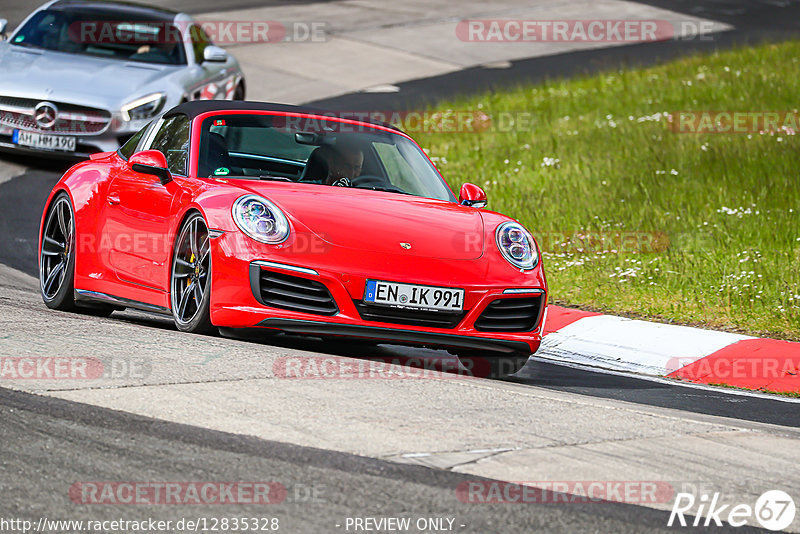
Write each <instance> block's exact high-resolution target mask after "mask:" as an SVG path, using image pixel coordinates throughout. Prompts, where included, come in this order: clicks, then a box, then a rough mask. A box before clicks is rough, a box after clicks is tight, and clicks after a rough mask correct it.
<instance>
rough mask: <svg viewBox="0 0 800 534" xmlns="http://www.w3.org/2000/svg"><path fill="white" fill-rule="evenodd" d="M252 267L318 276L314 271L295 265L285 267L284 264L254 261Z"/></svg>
mask: <svg viewBox="0 0 800 534" xmlns="http://www.w3.org/2000/svg"><path fill="white" fill-rule="evenodd" d="M253 264H254V265H258V266H260V267H272V268H273V269H284V270H287V271H294V272H296V273H304V274H312V275H314V276H319V273H318V272H317V271H315V270H314V269H309V268H307V267H297V266H296V265H286V264H285V263H276V262H274V261H254V262H253Z"/></svg>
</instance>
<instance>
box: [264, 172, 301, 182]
mask: <svg viewBox="0 0 800 534" xmlns="http://www.w3.org/2000/svg"><path fill="white" fill-rule="evenodd" d="M258 178H259V179H260V180H272V181H275V182H294V180H292V179H291V178H287V177H286V176H271V175H269V174H262V175H261V176H259V177H258Z"/></svg>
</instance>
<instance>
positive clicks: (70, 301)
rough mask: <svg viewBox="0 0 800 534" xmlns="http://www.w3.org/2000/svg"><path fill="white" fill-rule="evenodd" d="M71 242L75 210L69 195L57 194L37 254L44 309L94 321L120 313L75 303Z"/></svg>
mask: <svg viewBox="0 0 800 534" xmlns="http://www.w3.org/2000/svg"><path fill="white" fill-rule="evenodd" d="M65 232H66V234H67V235H65ZM75 242H76V239H75V210H74V209H73V208H72V203H71V202H70V200H69V195H67V194H66V193H59V194H58V195H56V197H55V198H54V199H53V203H52V204H51V205H50V208H49V210H48V213H47V217H45V223H44V228H43V232H42V247H41V250H40V251H39V255H40V258H39V291H40V293H41V295H42V300H43V301H44V303H45V305H46V306H47V307H48V308H52V309H54V310H61V311H71V312H79V313H82V314H85V315H93V316H95V317H108V316H109V315H111V314H112V313H113V312H114V311H116V310H124V309H125V308H122V307H118V306H106V305H104V304H94V303H92V304H83V303H76V302H75Z"/></svg>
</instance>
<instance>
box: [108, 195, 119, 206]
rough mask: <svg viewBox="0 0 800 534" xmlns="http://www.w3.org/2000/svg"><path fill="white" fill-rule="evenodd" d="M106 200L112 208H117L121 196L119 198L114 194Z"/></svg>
mask: <svg viewBox="0 0 800 534" xmlns="http://www.w3.org/2000/svg"><path fill="white" fill-rule="evenodd" d="M106 200H107V201H108V203H109V204H111V205H112V206H116V205H117V204H119V196H118V195H115V194H114V193H112V194H110V195H108V196H107V197H106Z"/></svg>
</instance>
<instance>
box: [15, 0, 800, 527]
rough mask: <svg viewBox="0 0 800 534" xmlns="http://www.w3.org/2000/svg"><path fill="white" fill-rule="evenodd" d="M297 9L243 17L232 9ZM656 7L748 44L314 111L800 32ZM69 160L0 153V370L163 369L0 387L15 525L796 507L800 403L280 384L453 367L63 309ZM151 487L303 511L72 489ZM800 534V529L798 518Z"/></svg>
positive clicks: (692, 6) (559, 377) (555, 388)
mask: <svg viewBox="0 0 800 534" xmlns="http://www.w3.org/2000/svg"><path fill="white" fill-rule="evenodd" d="M160 3H161V4H163V5H169V6H171V7H173V8H177V9H186V10H188V11H189V12H193V13H205V12H212V11H214V10H216V9H219V6H218V5H215V3H214V2H211V1H206V0H199V1H196V2H188V1H185V0H169V1H166V2H160ZM288 3H291V2H281V1H277V0H275V1H271V2H263V1H261V2H259V1H249V0H240V1H235V2H232V3H231V4H229V5H226V6H225V7H226V9H243V8H248V7H256V6H259V7H260V6H264V5H282V4H288ZM303 3H309V2H303ZM639 3H640V4H648V5H652V6H656V7H661V8H665V9H670V10H674V11H679V12H686V13H691V14H692V15H697V16H705V17H709V18H715V19H716V20H720V21H722V22H725V23H726V24H730V25H732V26H734V28H735V29H734V30H731V31H728V32H723V33H722V34H720V35H718V36H716V38H715V40H714V41H712V42H703V43H689V42H687V43H681V42H678V41H671V42H664V43H652V44H647V45H632V46H627V47H618V48H614V49H610V50H608V51H605V50H602V49H601V50H590V51H580V52H570V53H563V54H557V55H554V56H547V57H540V58H533V59H527V60H519V61H514V62H512V64H511V65H510V67H509V68H506V69H502V70H495V69H485V68H473V69H466V70H462V71H458V72H453V73H450V74H443V75H438V76H435V77H431V78H426V79H419V80H413V81H407V82H402V83H398V84H397V86H398V87H399V92H397V93H354V94H347V95H339V96H333V97H330V98H325V99H321V100H318V101H316V102H315V103H314V104H315V105H319V106H326V107H332V108H340V109H392V108H394V109H398V108H403V107H408V106H412V105H419V104H420V103H429V102H433V101H436V100H439V99H442V98H447V97H448V96H451V95H454V94H458V93H459V92H460V91H461V90H462V89H463V87H465V86H467V85H466V81H467V80H469V84H468V86H469V87H471V88H473V89H474V90H482V89H488V88H491V87H495V86H501V85H508V84H512V83H518V82H523V81H532V80H539V79H542V78H545V77H548V76H560V75H570V74H573V73H577V72H586V71H593V70H598V69H603V68H608V67H609V66H616V65H627V64H646V63H651V62H654V61H660V60H664V59H667V58H670V57H674V56H676V55H679V54H683V53H686V52H690V51H693V50H705V49H710V48H713V47H728V46H734V45H738V44H746V43H750V42H756V41H759V40H763V39H774V40H779V39H782V38H785V37H787V36H789V35H796V34H797V33H798V30H800V22H799V21H800V3H797V2H766V1H765V2H751V1H748V0H731V1H727V2H726V1H721V0H701V1H698V2H693V1H690V0H685V1H683V0H681V1H676V2H667V1H663V0H650V1H641V2H639ZM28 11H29V7H27V6H25V7H21V6H19V5H17V4H16V3H11V2H6V1H3V2H0V17H3V16H5V17H6V18H9V19H10V21H11V25H12V27H13V25H15V24H16V23H18V22H19V21H20V20H21V18H22V17H23V16H24V15H25V14H26V13H27V12H28ZM712 14H713V16H712ZM67 165H68V164H65V163H64V162H59V161H48V160H38V161H32V160H30V159H24V158H19V157H14V156H8V155H2V156H0V232H1V233H2V234H1V235H3V236H4V239H2V240H0V325H2V329H1V330H0V356H4V357H5V356H48V355H50V356H59V355H77V356H81V357H88V358H111V359H112V360H113V361H117V362H122V363H123V364H127V365H129V366H130V364H131V362H134V361H136V362H138V363H139V364H142V365H143V366H144V369H145V371H144V372H141V373H133V372H132V371H131V369H132V367H128V371H129V372H122V373H120V376H116V377H111V378H108V379H103V380H97V381H84V382H81V383H78V382H76V381H70V380H67V381H63V382H58V383H54V382H50V383H44V382H42V381H29V382H27V383H26V382H24V381H13V383H7V384H4V381H0V386H4V385H5V386H7V387H0V436H2V438H0V443H2V446H1V447H0V466H1V467H0V495H2V501H0V519H2V518H12V517H13V518H21V519H29V520H31V521H34V522H36V521H38V520H39V518H41V517H47V518H48V519H93V520H94V519H96V520H103V519H109V520H110V519H117V518H125V519H137V520H138V519H144V518H147V517H153V518H157V519H159V520H173V521H177V520H179V519H181V518H194V519H197V518H199V517H207V518H213V517H216V518H220V517H234V516H245V517H259V518H264V517H267V518H272V517H277V518H279V519H280V527H281V530H282V531H284V532H320V533H321V532H346V531H347V529H346V528H345V521H346V519H347V518H353V517H390V516H391V517H395V516H397V517H400V516H405V517H412V518H414V519H415V520H416V519H417V518H451V519H453V520H454V527H453V530H454V531H457V532H475V533H487V532H540V531H548V532H549V531H553V532H597V531H600V532H658V531H662V530H664V531H666V530H672V529H668V528H667V526H666V525H667V520H668V517H669V515H670V514H669V504H670V503H669V502H658V503H645V504H630V503H619V502H609V501H605V500H604V501H601V502H595V503H589V504H569V505H565V504H563V503H559V502H549V503H537V504H524V505H517V506H515V505H514V504H513V503H507V504H491V505H487V504H483V505H476V504H473V503H465V502H461V501H460V500H459V499H458V498H457V495H456V488H458V487H459V485H460V484H464V483H469V482H475V481H479V482H482V483H489V482H491V481H492V480H509V481H514V480H517V481H519V480H669V481H670V482H671V484H672V487H673V488H674V489H675V490H676V491H677V490H678V488H679V487H681V485H685V484H688V485H694V486H693V487H706V488H709V491H710V492H712V493H713V492H715V491H719V492H723V493H726V494H727V495H728V497H729V500H730V501H731V502H749V503H750V504H752V502H753V500H754V499H755V498H756V497H758V495H760V494H761V493H763V492H764V491H767V490H770V489H784V490H787V491H788V490H789V489H791V488H794V490H795V496H797V495H798V494H797V490H798V489H800V470H798V467H797V445H798V441H797V440H798V439H800V402H798V400H797V399H789V398H774V397H768V396H765V395H759V394H749V393H741V392H736V391H730V390H725V389H719V388H708V387H695V386H687V385H681V384H678V383H675V382H672V381H667V380H654V379H647V378H641V377H636V376H630V375H622V374H612V373H607V372H603V371H599V370H593V369H589V368H578V367H573V366H563V365H556V364H553V363H549V362H545V361H542V360H537V359H536V358H535V357H534V358H533V359H532V360H531V361H529V362H528V364H527V366H526V367H525V369H523V371H521V372H520V374H519V375H518V376H517V377H515V378H513V379H510V380H506V381H489V380H475V379H472V380H470V379H464V378H458V377H453V378H452V379H449V378H437V379H434V380H371V381H330V380H327V381H326V380H305V381H302V380H300V381H290V380H279V379H277V378H276V376H275V374H274V373H273V366H274V365H275V361H276V359H279V358H282V357H292V356H299V357H316V356H319V357H327V356H336V357H346V358H362V359H367V358H374V357H380V358H389V359H391V358H393V357H416V358H419V359H421V360H425V359H426V358H432V357H439V356H441V354H442V353H439V352H437V351H431V350H427V349H411V348H404V347H389V346H380V347H378V348H369V347H361V346H340V345H336V346H332V345H330V344H328V343H325V342H323V341H321V340H318V339H314V338H297V337H287V336H279V337H277V338H272V339H270V340H268V341H243V340H232V339H227V338H223V337H203V336H191V335H187V334H181V333H179V332H177V331H176V330H175V329H174V328H173V327H172V325H171V323H170V322H169V321H167V320H165V319H163V318H160V317H150V316H147V315H143V314H140V313H137V312H127V311H126V312H121V313H115V314H113V315H112V316H111V317H110V318H108V319H100V318H95V317H86V316H80V315H71V314H66V313H60V312H51V311H49V310H47V309H46V308H45V306H44V305H43V304H42V303H41V299H40V297H39V294H38V288H37V286H36V281H35V279H34V277H35V276H36V275H37V265H36V263H37V262H36V249H37V239H38V226H39V220H40V216H41V212H42V208H43V205H44V202H45V199H46V197H47V195H48V193H49V191H50V189H51V187H52V186H53V184H54V183H55V182H56V181H57V180H58V178H59V177H60V175H61V173H62V172H63V170H64V169H65V168H66V166H67ZM396 372H397V373H399V374H400V375H402V374H403V373H404V371H403V370H402V369H399V370H397V371H396ZM408 372H411V371H408ZM365 382H366V383H365ZM744 469H747V470H748V471H749V472H750V473H751V475H750V478H748V480H743V477H742V473H743V470H744ZM147 480H150V481H153V480H155V481H262V482H264V481H274V482H278V483H280V484H282V485H283V486H284V487H285V488H286V490H287V494H286V498H285V500H283V502H281V503H278V504H271V505H268V506H263V505H247V504H236V505H229V506H209V505H183V506H164V505H161V506H147V505H139V506H128V505H124V504H109V505H102V506H92V505H87V504H76V503H75V502H74V501H73V500H71V499H70V497H69V488H70V487H71V486H72V485H73V484H75V483H76V482H81V481H83V482H86V481H147ZM737 499H739V500H738V501H737ZM798 504H800V503H798ZM687 517H688V516H687ZM690 519H691V518H690ZM0 526H2V525H1V524H0ZM693 530H699V531H703V530H705V529H703V528H696V529H693ZM716 530H720V529H716ZM731 530H735V531H736V532H748V531H749V527H743V528H738V529H731ZM0 531H2V528H0ZM52 531H53V532H56V530H52ZM350 531H353V530H352V529H351V530H350ZM431 531H432V530H431ZM790 531H793V532H800V519H796V520H795V522H794V523H793V525H792V527H790Z"/></svg>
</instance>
